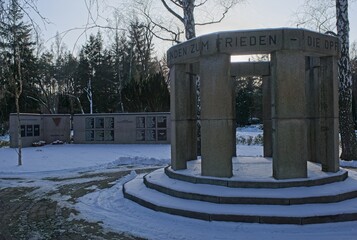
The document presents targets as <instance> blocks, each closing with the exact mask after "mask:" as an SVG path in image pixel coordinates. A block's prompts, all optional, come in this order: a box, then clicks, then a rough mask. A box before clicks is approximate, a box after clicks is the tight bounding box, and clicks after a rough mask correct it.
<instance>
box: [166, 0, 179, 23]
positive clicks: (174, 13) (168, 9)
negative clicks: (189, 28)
mask: <svg viewBox="0 0 357 240" xmlns="http://www.w3.org/2000/svg"><path fill="white" fill-rule="evenodd" d="M161 2H162V4H163V5H164V7H165V8H166V9H167V11H169V12H170V13H171V14H172V15H174V16H175V17H176V18H177V19H178V20H180V21H181V22H183V23H184V22H185V20H184V19H183V17H181V16H180V15H178V14H177V13H176V12H175V11H174V10H172V8H170V7H169V5H167V3H166V1H165V0H161Z"/></svg>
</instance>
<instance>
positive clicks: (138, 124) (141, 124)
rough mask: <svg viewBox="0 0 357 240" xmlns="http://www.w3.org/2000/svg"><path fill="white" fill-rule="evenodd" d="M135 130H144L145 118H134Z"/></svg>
mask: <svg viewBox="0 0 357 240" xmlns="http://www.w3.org/2000/svg"><path fill="white" fill-rule="evenodd" d="M136 128H145V117H137V118H136Z"/></svg>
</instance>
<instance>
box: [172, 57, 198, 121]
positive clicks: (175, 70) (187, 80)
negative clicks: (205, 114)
mask: <svg viewBox="0 0 357 240" xmlns="http://www.w3.org/2000/svg"><path fill="white" fill-rule="evenodd" d="M189 70H190V65H189V64H187V65H186V64H176V65H174V66H172V67H171V69H170V79H171V87H170V91H171V93H170V104H171V106H170V107H171V119H172V120H188V119H189V120H193V119H196V118H197V117H196V112H197V110H196V109H197V103H196V102H197V100H196V79H195V78H194V77H193V76H190V74H189V73H188V71H189Z"/></svg>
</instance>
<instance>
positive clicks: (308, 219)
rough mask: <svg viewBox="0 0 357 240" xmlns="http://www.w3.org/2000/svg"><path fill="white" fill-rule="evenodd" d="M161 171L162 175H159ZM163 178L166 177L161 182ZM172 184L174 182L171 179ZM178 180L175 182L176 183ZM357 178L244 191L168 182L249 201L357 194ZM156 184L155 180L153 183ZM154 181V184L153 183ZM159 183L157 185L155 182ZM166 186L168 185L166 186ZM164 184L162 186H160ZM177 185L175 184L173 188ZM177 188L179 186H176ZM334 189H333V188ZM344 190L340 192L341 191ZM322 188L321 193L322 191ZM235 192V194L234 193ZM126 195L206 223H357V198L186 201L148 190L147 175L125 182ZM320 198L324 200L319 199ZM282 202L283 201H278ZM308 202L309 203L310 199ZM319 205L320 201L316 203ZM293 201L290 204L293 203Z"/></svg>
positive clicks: (206, 192)
mask: <svg viewBox="0 0 357 240" xmlns="http://www.w3.org/2000/svg"><path fill="white" fill-rule="evenodd" d="M160 171H161V172H160ZM160 171H156V172H154V173H152V174H151V175H150V174H149V175H148V176H147V177H146V179H149V177H150V176H151V177H150V181H151V180H153V176H155V179H156V180H155V181H159V182H161V180H164V182H165V181H166V180H169V179H166V177H165V174H164V173H163V170H162V169H161V170H160ZM160 178H164V179H161V180H160ZM169 181H171V180H169ZM173 181H175V180H173ZM356 181H357V176H356V174H353V173H351V172H350V177H349V178H348V179H347V180H345V181H343V182H341V183H344V184H342V185H339V184H340V183H333V184H327V185H326V186H319V187H318V188H315V189H314V187H312V188H311V187H308V188H306V187H295V188H285V189H242V188H240V189H239V188H237V189H236V190H234V189H232V188H229V189H228V190H224V188H226V187H222V186H211V185H205V186H202V185H203V184H197V185H200V186H196V187H195V186H194V185H195V184H193V185H186V184H189V183H182V182H181V181H178V182H176V184H174V182H171V183H170V182H169V183H167V184H172V185H171V187H172V189H176V190H180V191H181V190H183V188H184V187H185V186H186V187H188V186H189V187H190V192H191V193H192V192H193V191H196V194H203V195H204V194H206V195H212V193H214V194H213V196H216V195H217V193H220V194H219V196H220V197H228V198H230V197H232V198H237V199H239V198H243V199H244V198H247V199H259V198H261V199H263V196H264V194H267V197H266V198H267V199H269V198H275V199H286V198H287V199H289V201H291V199H294V198H296V199H302V198H305V199H311V198H313V199H314V198H317V199H323V198H324V197H323V196H324V195H326V194H327V195H329V194H330V195H333V193H334V192H335V193H336V195H339V194H340V195H341V194H345V193H348V192H355V190H356ZM152 182H153V181H152ZM152 182H151V183H152ZM156 183H157V182H156ZM165 184H166V183H165ZM161 185H162V183H161ZM174 185H176V186H175V187H174ZM166 186H167V185H166ZM177 186H178V187H177ZM330 188H331V189H330ZM338 188H341V189H338ZM320 189H321V191H320ZM232 190H234V191H232ZM123 193H124V196H125V197H126V198H128V199H131V200H133V201H135V202H137V203H138V204H140V205H142V206H145V207H147V208H150V209H152V210H155V211H160V212H165V213H169V214H174V215H180V216H184V217H190V218H196V219H202V220H206V221H234V222H252V223H271V224H311V223H325V222H342V221H352V220H357V198H352V197H353V196H352V197H351V199H349V200H343V199H341V201H336V202H334V201H332V202H331V203H309V202H308V203H305V204H302V202H298V203H294V205H288V204H279V203H273V205H272V203H271V202H270V201H267V202H266V203H263V202H260V203H259V204H252V203H250V202H249V201H246V202H245V203H244V201H243V203H236V204H231V203H215V202H210V201H198V200H190V199H184V198H178V197H174V196H171V195H168V194H164V193H162V192H159V191H156V190H154V189H150V188H148V187H147V186H146V185H145V184H144V176H143V175H139V176H137V177H136V178H135V179H134V180H132V181H130V182H128V183H126V184H125V185H124V187H123ZM319 197H321V198H319ZM279 201H280V200H279ZM307 201H309V200H307ZM315 202H316V201H315ZM317 202H319V201H317ZM291 203H292V202H290V203H289V204H291Z"/></svg>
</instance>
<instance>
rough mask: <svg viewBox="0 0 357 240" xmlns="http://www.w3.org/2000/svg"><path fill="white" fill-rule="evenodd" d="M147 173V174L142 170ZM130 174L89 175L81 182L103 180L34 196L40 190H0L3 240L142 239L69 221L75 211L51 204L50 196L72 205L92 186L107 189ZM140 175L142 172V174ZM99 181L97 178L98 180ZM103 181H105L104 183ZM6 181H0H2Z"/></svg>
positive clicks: (0, 220)
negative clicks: (57, 196)
mask: <svg viewBox="0 0 357 240" xmlns="http://www.w3.org/2000/svg"><path fill="white" fill-rule="evenodd" d="M143 171H147V170H143ZM129 172H130V171H120V172H116V173H102V174H86V175H84V176H83V175H81V176H79V177H77V178H72V179H73V180H78V179H80V178H86V179H88V178H89V179H90V178H91V177H92V178H93V177H94V178H95V177H101V179H102V180H96V181H95V180H94V181H87V182H85V183H69V184H64V185H61V186H60V187H59V188H58V189H57V190H55V191H50V192H44V193H43V194H42V195H41V194H40V195H39V194H38V193H37V192H36V194H34V192H35V191H36V190H37V188H34V187H33V188H30V187H11V188H5V189H1V190H0V240H11V239H15V240H21V239H26V240H27V239H30V240H38V239H46V240H47V239H56V240H57V239H63V240H64V239H66V240H70V239H74V240H82V239H83V240H88V239H129V240H137V239H141V238H138V237H135V236H131V235H128V234H127V233H121V234H120V233H114V232H108V231H105V230H104V229H103V228H102V227H101V225H100V223H89V222H86V221H84V220H73V219H71V220H69V219H68V218H69V217H70V216H71V214H72V215H73V214H74V215H76V214H77V213H76V211H75V210H74V209H69V208H66V207H61V206H63V204H59V203H58V202H56V201H54V200H51V197H50V196H51V195H54V194H61V195H69V196H70V197H71V198H70V199H68V201H71V202H72V203H73V202H75V201H76V199H77V198H79V197H81V196H83V195H85V194H87V193H88V192H91V191H94V190H88V189H90V188H89V187H91V186H97V187H99V188H106V187H110V186H111V182H113V181H115V180H117V179H119V178H121V177H123V176H125V175H127V174H128V173H129ZM139 172H140V171H139ZM97 179H98V178H97ZM103 179H104V180H103ZM2 180H4V179H1V178H0V181H2ZM6 180H7V181H8V179H6ZM47 180H49V181H53V182H61V181H65V182H71V181H70V180H71V179H47Z"/></svg>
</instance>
